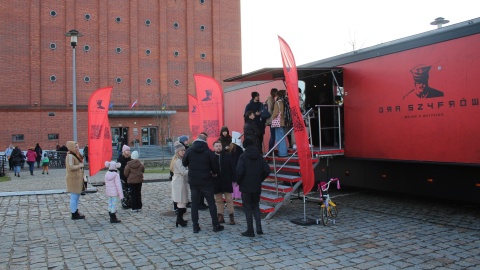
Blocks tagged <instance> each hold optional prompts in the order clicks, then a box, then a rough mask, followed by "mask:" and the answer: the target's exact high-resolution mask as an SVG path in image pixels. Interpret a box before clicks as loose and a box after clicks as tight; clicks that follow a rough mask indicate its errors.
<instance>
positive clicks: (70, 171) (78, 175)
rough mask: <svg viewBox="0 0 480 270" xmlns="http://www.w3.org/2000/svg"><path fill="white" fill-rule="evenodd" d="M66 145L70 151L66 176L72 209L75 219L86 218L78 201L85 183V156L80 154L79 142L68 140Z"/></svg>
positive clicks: (66, 159) (66, 160)
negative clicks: (79, 209) (80, 210)
mask: <svg viewBox="0 0 480 270" xmlns="http://www.w3.org/2000/svg"><path fill="white" fill-rule="evenodd" d="M66 146H67V148H68V152H67V156H66V158H65V167H66V170H67V174H66V177H65V178H66V182H67V192H69V193H70V211H71V213H72V219H73V220H76V219H84V218H85V216H84V215H82V214H80V213H79V212H78V202H79V200H80V194H81V193H82V190H83V185H84V183H83V166H84V165H83V157H82V155H81V154H80V151H79V148H78V143H77V142H74V141H68V142H67V144H66Z"/></svg>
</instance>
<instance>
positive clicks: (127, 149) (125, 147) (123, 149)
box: [122, 144, 130, 152]
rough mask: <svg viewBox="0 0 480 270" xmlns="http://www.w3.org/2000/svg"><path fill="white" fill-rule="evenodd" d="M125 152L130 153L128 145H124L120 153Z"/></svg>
mask: <svg viewBox="0 0 480 270" xmlns="http://www.w3.org/2000/svg"><path fill="white" fill-rule="evenodd" d="M125 151H130V146H128V145H126V144H125V145H124V146H123V147H122V152H125Z"/></svg>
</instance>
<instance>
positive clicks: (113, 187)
mask: <svg viewBox="0 0 480 270" xmlns="http://www.w3.org/2000/svg"><path fill="white" fill-rule="evenodd" d="M121 165H122V164H120V163H118V162H115V161H113V160H112V161H105V167H107V168H108V172H107V173H106V174H105V195H106V196H107V198H108V199H107V200H108V215H109V216H110V223H120V222H121V221H120V220H118V219H117V213H116V212H117V211H116V204H117V201H118V198H120V200H121V199H123V190H122V184H121V183H120V175H119V174H118V173H117V169H118V168H120V166H121Z"/></svg>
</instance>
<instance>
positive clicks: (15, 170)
mask: <svg viewBox="0 0 480 270" xmlns="http://www.w3.org/2000/svg"><path fill="white" fill-rule="evenodd" d="M13 172H15V173H20V165H18V166H13Z"/></svg>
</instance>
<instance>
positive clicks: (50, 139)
mask: <svg viewBox="0 0 480 270" xmlns="http://www.w3.org/2000/svg"><path fill="white" fill-rule="evenodd" d="M58 137H59V136H58V133H53V134H48V140H49V141H54V140H58Z"/></svg>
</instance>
